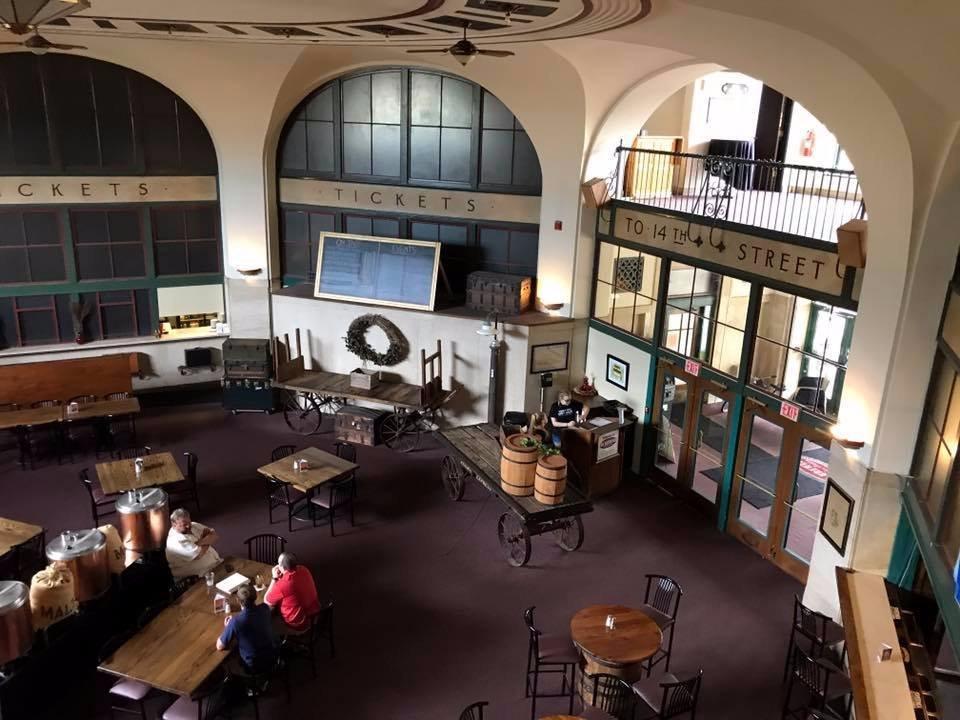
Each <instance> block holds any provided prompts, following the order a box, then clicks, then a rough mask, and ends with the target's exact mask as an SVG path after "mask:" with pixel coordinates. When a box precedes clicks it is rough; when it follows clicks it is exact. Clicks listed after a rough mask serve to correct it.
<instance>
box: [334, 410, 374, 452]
mask: <svg viewBox="0 0 960 720" xmlns="http://www.w3.org/2000/svg"><path fill="white" fill-rule="evenodd" d="M386 416H387V413H386V412H385V411H384V410H377V409H375V408H365V407H357V406H356V405H344V406H343V407H342V408H340V409H339V410H337V414H336V415H335V416H334V419H333V420H334V435H336V438H337V440H345V441H346V442H351V443H356V444H357V445H376V444H377V443H378V442H380V425H381V424H382V422H383V418H384V417H386Z"/></svg>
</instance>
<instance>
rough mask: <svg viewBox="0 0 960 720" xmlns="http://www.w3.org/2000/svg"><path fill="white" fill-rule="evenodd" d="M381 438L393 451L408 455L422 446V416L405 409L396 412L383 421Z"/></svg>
mask: <svg viewBox="0 0 960 720" xmlns="http://www.w3.org/2000/svg"><path fill="white" fill-rule="evenodd" d="M380 437H381V439H382V440H383V443H384V445H386V446H387V447H388V448H390V449H391V450H396V451H397V452H402V453H408V452H410V451H411V450H416V449H417V446H418V445H420V414H419V413H416V412H408V411H407V410H405V409H403V408H398V409H396V410H394V411H393V412H392V413H391V414H390V415H387V417H385V418H384V419H383V425H381V426H380Z"/></svg>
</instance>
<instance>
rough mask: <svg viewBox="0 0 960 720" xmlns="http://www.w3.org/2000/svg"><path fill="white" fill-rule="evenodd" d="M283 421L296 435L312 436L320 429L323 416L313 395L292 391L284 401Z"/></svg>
mask: <svg viewBox="0 0 960 720" xmlns="http://www.w3.org/2000/svg"><path fill="white" fill-rule="evenodd" d="M283 419H284V422H286V423H287V427H289V428H290V429H291V430H293V431H294V432H295V433H299V434H301V435H312V434H313V433H315V432H317V430H319V429H320V422H321V421H322V420H323V415H321V413H320V408H319V407H318V406H317V401H316V400H314V399H313V396H312V395H306V394H304V393H300V392H296V391H290V392H288V393H287V396H286V398H285V399H284V401H283Z"/></svg>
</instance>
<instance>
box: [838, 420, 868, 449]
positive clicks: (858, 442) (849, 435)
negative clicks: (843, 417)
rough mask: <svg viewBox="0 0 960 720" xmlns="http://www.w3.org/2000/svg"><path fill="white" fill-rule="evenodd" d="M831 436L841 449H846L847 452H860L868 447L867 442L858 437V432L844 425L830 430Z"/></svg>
mask: <svg viewBox="0 0 960 720" xmlns="http://www.w3.org/2000/svg"><path fill="white" fill-rule="evenodd" d="M830 434H831V435H832V436H833V439H834V440H836V441H837V443H838V444H839V445H840V447H842V448H846V449H847V450H859V449H860V448H862V447H863V446H864V445H866V442H864V441H863V440H862V439H860V438H859V437H857V433H856V432H853V431H851V430H850V428H847V427H844V426H842V425H834V426H833V427H832V428H830Z"/></svg>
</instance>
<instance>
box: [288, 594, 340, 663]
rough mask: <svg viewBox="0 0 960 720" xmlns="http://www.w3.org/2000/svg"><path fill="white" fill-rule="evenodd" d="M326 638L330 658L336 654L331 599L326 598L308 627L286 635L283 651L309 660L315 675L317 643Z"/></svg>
mask: <svg viewBox="0 0 960 720" xmlns="http://www.w3.org/2000/svg"><path fill="white" fill-rule="evenodd" d="M324 639H325V640H326V641H327V644H328V647H329V650H330V658H331V659H333V658H334V657H336V655H337V649H336V646H335V645H334V642H333V600H327V601H325V602H324V603H323V604H322V605H321V606H320V612H319V613H317V614H316V615H314V616H313V617H312V618H311V619H310V629H309V630H307V632H305V633H301V634H300V635H287V637H286V639H285V640H284V643H283V649H284V651H285V652H286V653H287V654H288V655H290V656H299V657H303V658H306V659H308V660H309V661H310V669H311V671H312V672H313V676H314V677H317V645H319V644H320V642H321V641H322V640H324Z"/></svg>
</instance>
